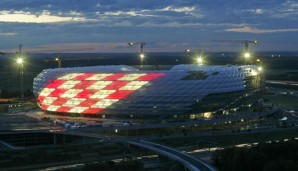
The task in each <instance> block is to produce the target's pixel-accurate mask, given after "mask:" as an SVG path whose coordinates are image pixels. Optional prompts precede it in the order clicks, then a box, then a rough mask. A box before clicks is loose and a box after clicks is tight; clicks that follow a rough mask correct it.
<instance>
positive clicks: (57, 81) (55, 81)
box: [46, 80, 65, 88]
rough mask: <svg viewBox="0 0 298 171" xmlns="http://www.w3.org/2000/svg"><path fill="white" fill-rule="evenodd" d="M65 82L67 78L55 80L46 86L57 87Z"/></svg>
mask: <svg viewBox="0 0 298 171" xmlns="http://www.w3.org/2000/svg"><path fill="white" fill-rule="evenodd" d="M63 83H65V80H53V81H51V82H50V84H48V85H47V86H46V88H57V87H59V86H60V85H62V84H63Z"/></svg>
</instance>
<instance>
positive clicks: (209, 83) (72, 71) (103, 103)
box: [33, 65, 262, 118]
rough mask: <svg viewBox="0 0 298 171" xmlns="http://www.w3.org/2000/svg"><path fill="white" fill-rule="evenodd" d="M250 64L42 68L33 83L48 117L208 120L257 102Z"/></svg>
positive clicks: (257, 87) (257, 84)
mask: <svg viewBox="0 0 298 171" xmlns="http://www.w3.org/2000/svg"><path fill="white" fill-rule="evenodd" d="M261 82H262V76H261V74H260V73H259V72H258V70H257V67H256V66H252V65H247V66H198V65H176V66H173V67H172V68H171V69H169V70H138V69H136V68H134V67H131V66H124V65H118V66H95V67H78V68H58V69H47V70H44V71H43V72H41V73H40V74H39V75H38V76H37V77H36V78H35V79H34V83H33V92H34V94H35V96H36V97H37V103H38V104H39V106H40V108H41V109H42V110H44V111H47V112H50V113H57V114H58V113H62V114H86V115H99V116H104V117H109V116H119V115H121V116H128V117H150V116H151V117H155V116H156V115H158V116H161V115H165V116H170V117H178V118H179V117H182V116H184V117H191V118H196V117H198V116H205V117H208V116H210V115H213V114H227V113H229V111H236V110H239V109H240V108H242V107H246V106H247V105H251V104H253V103H254V102H257V99H258V98H259V97H258V95H259V92H260V89H261Z"/></svg>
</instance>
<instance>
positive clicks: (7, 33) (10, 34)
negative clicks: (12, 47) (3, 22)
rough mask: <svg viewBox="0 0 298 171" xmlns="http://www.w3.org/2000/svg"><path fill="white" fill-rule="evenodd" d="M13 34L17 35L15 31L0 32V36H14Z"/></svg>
mask: <svg viewBox="0 0 298 171" xmlns="http://www.w3.org/2000/svg"><path fill="white" fill-rule="evenodd" d="M15 35H17V33H13V32H6V33H0V36H15Z"/></svg>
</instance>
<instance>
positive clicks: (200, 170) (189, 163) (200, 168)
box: [120, 139, 217, 171]
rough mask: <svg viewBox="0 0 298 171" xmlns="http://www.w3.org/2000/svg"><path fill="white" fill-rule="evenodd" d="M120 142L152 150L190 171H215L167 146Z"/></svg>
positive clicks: (133, 141) (198, 160) (135, 141)
mask: <svg viewBox="0 0 298 171" xmlns="http://www.w3.org/2000/svg"><path fill="white" fill-rule="evenodd" d="M120 142H123V143H127V144H131V145H135V146H139V147H142V148H146V149H149V150H152V151H154V152H156V153H158V154H161V155H164V156H167V157H169V158H171V159H173V160H176V161H178V162H180V163H182V164H183V165H184V167H185V168H187V169H188V170H190V171H216V170H217V169H215V168H214V167H212V166H210V165H209V164H207V163H206V162H204V161H203V160H200V159H198V158H195V157H193V156H191V155H189V154H186V153H183V152H181V151H178V150H176V149H173V148H170V147H168V146H164V145H161V144H157V143H153V142H149V141H144V140H125V139H122V140H121V141H120Z"/></svg>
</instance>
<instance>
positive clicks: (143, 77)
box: [136, 73, 165, 81]
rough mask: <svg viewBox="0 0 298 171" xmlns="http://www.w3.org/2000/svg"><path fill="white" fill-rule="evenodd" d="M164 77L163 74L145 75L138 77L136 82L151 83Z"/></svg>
mask: <svg viewBox="0 0 298 171" xmlns="http://www.w3.org/2000/svg"><path fill="white" fill-rule="evenodd" d="M164 75H165V74H163V73H152V74H146V75H143V76H141V77H139V78H138V79H136V80H138V81H152V80H155V79H156V78H158V77H161V76H164Z"/></svg>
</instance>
